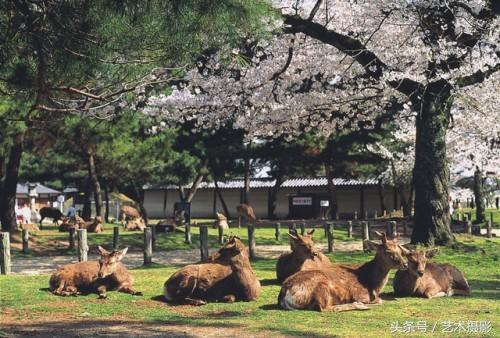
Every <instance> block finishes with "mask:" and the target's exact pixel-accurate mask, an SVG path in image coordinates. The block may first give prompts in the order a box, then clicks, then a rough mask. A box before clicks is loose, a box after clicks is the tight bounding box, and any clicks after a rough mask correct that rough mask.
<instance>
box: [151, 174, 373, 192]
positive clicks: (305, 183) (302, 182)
mask: <svg viewBox="0 0 500 338" xmlns="http://www.w3.org/2000/svg"><path fill="white" fill-rule="evenodd" d="M275 183H276V181H275V180H270V179H251V180H250V188H271V187H273V186H274V184H275ZM333 184H334V185H335V186H359V185H376V184H377V180H376V179H374V178H370V179H366V180H355V179H343V178H334V179H333ZM218 185H219V188H220V189H241V188H243V187H244V185H245V184H244V181H243V180H228V181H225V182H218ZM327 185H328V182H327V179H326V177H315V178H291V179H288V180H286V181H285V182H283V184H282V185H281V187H282V188H298V187H323V186H327ZM189 187H190V185H186V186H185V188H189ZM144 188H145V189H146V190H158V189H177V186H175V185H167V186H162V185H157V186H146V187H144ZM213 188H215V184H214V182H209V183H207V182H202V183H201V184H200V186H199V187H198V189H213Z"/></svg>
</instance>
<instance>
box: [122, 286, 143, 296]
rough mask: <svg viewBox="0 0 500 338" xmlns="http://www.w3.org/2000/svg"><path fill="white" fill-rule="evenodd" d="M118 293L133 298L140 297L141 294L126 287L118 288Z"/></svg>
mask: <svg viewBox="0 0 500 338" xmlns="http://www.w3.org/2000/svg"><path fill="white" fill-rule="evenodd" d="M118 292H123V293H128V294H131V295H134V296H142V292H140V291H135V290H134V289H132V288H131V287H130V286H128V285H122V286H120V287H119V288H118Z"/></svg>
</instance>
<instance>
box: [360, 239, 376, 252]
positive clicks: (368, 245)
mask: <svg viewBox="0 0 500 338" xmlns="http://www.w3.org/2000/svg"><path fill="white" fill-rule="evenodd" d="M363 246H364V247H365V248H366V249H367V250H369V251H371V252H377V250H378V248H379V247H380V244H377V243H375V242H372V241H369V240H367V239H365V240H364V241H363Z"/></svg>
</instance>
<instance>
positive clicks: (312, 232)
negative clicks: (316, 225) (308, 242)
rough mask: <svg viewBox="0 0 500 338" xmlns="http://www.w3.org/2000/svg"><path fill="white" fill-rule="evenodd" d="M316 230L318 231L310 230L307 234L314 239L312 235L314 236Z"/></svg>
mask: <svg viewBox="0 0 500 338" xmlns="http://www.w3.org/2000/svg"><path fill="white" fill-rule="evenodd" d="M314 230H316V229H312V230H309V231H308V232H307V234H308V235H309V236H311V237H312V235H313V234H314Z"/></svg>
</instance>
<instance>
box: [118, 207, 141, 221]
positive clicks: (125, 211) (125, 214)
mask: <svg viewBox="0 0 500 338" xmlns="http://www.w3.org/2000/svg"><path fill="white" fill-rule="evenodd" d="M139 217H141V213H140V212H139V210H137V209H136V208H134V207H131V206H130V205H122V206H121V207H120V212H119V214H118V218H119V219H120V220H121V221H122V223H123V222H125V221H126V220H129V219H136V218H139Z"/></svg>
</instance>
